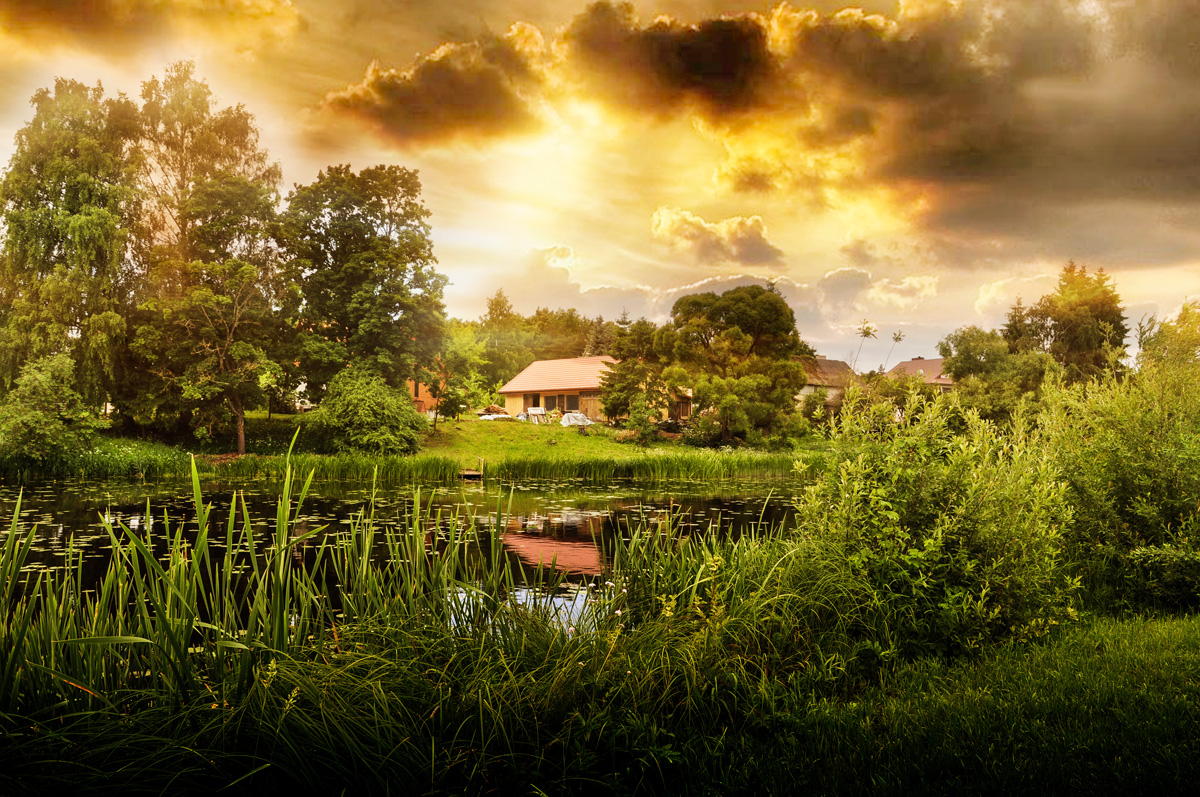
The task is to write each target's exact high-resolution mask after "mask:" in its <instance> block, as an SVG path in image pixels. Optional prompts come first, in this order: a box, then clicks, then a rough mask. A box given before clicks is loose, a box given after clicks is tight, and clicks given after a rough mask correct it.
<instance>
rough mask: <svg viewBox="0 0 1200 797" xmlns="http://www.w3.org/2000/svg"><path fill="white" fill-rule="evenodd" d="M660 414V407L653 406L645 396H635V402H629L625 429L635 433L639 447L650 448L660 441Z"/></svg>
mask: <svg viewBox="0 0 1200 797" xmlns="http://www.w3.org/2000/svg"><path fill="white" fill-rule="evenodd" d="M660 412H661V409H660V407H658V406H652V405H651V403H650V402H649V401H648V400H647V397H646V395H645V394H639V395H637V396H634V398H633V401H631V402H629V417H628V419H626V421H625V428H626V429H628V430H630V431H632V432H634V433H635V435H636V437H635V439H636V440H637V443H638V445H642V446H648V445H650V444H651V443H653V442H655V441H656V440H658V438H659V434H658V421H659V417H660Z"/></svg>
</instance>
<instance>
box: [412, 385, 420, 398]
mask: <svg viewBox="0 0 1200 797" xmlns="http://www.w3.org/2000/svg"><path fill="white" fill-rule="evenodd" d="M420 397H421V383H420V382H413V398H420Z"/></svg>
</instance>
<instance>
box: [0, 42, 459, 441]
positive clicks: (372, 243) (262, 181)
mask: <svg viewBox="0 0 1200 797" xmlns="http://www.w3.org/2000/svg"><path fill="white" fill-rule="evenodd" d="M140 99H141V102H140V104H139V103H138V102H135V101H134V100H132V99H130V98H128V97H126V96H124V95H119V96H116V97H107V96H105V94H104V91H103V89H102V87H101V86H99V85H96V86H87V85H84V84H83V83H80V82H77V81H74V80H66V79H59V80H57V81H56V82H55V85H54V88H53V90H50V89H43V90H40V91H38V92H37V93H36V94H34V96H33V98H32V101H31V102H32V106H33V111H34V112H33V118H32V119H31V120H30V121H29V123H28V124H26V125H25V126H24V127H23V128H22V129H21V130H20V131H19V132H18V134H17V136H16V152H15V154H14V155H13V157H12V160H11V161H10V163H9V167H8V169H7V171H6V172H5V174H4V176H3V180H2V181H0V219H2V220H3V225H4V241H3V258H2V261H0V269H2V272H0V387H2V388H3V390H4V391H5V392H8V391H11V390H12V389H13V388H14V387H15V386H16V385H17V381H18V379H19V378H20V376H21V375H22V374H23V373H24V372H25V371H26V370H27V369H35V370H41V371H48V370H49V371H53V372H54V373H56V374H57V375H58V378H67V379H68V382H69V383H68V384H67V385H64V387H65V388H71V387H73V388H74V389H75V390H76V391H78V393H79V395H80V397H81V399H82V401H83V403H84V404H85V405H87V406H92V407H98V406H100V405H102V404H104V403H110V404H111V405H112V406H113V408H114V411H115V414H114V417H115V419H116V420H117V422H118V423H119V424H121V425H123V426H125V427H128V428H136V429H140V430H149V431H153V432H156V433H161V434H170V433H174V432H179V431H182V430H192V431H193V432H195V433H196V434H198V435H199V436H201V437H204V436H209V435H211V434H213V433H214V432H215V430H216V429H218V428H220V427H222V426H228V425H232V427H233V428H234V429H235V430H236V431H235V435H236V439H237V450H238V452H239V453H244V451H245V434H244V419H245V413H246V410H247V409H248V408H254V407H258V406H262V405H264V404H265V403H266V402H268V401H270V400H271V399H272V398H274V399H275V400H276V401H279V400H281V399H283V398H284V397H287V396H291V395H294V393H295V392H296V390H297V388H299V387H300V386H302V385H303V386H304V389H305V390H306V391H307V393H308V394H309V395H310V396H311V397H313V398H314V399H316V400H319V399H320V398H321V397H322V396H323V395H324V393H325V391H326V389H327V387H328V386H329V384H330V382H331V380H333V378H334V377H335V375H336V374H338V373H339V372H340V371H342V370H344V369H345V368H346V367H348V366H350V365H352V364H353V366H354V367H356V368H360V369H365V370H367V371H369V372H370V373H371V374H372V375H373V377H375V378H378V379H379V380H382V382H383V383H385V384H386V385H388V386H390V387H392V388H398V387H402V386H403V384H404V382H405V380H406V379H410V378H417V377H419V375H420V374H421V372H422V369H423V368H428V367H429V366H431V365H432V363H433V362H434V355H435V354H436V353H437V351H438V349H439V348H440V344H441V340H442V336H443V331H444V328H445V310H444V306H443V302H442V292H443V288H444V287H445V284H446V278H445V277H444V276H443V275H442V274H440V273H438V272H437V271H436V270H435V268H434V265H435V262H436V261H435V259H434V256H433V248H432V244H431V241H430V236H429V224H428V217H429V211H428V210H427V209H426V208H425V206H424V204H423V203H422V201H421V198H420V190H421V186H420V182H419V180H418V177H417V174H416V173H415V172H413V171H411V170H408V169H405V168H402V167H399V166H378V167H373V168H366V169H362V170H361V171H358V172H355V171H353V170H352V169H350V168H349V167H348V166H341V165H338V166H330V167H328V168H326V169H324V170H322V171H321V172H320V174H319V175H318V177H317V179H316V180H315V181H314V182H313V183H311V184H309V185H297V186H295V187H294V188H293V190H291V191H290V192H289V193H288V195H287V197H286V199H284V201H282V202H281V199H283V198H282V197H281V195H280V180H281V170H280V167H279V164H278V163H276V162H274V161H272V160H271V159H270V157H269V155H268V153H267V152H266V150H265V149H264V148H263V147H262V146H261V145H260V141H259V131H258V128H257V127H256V126H255V123H254V119H253V117H252V116H251V114H250V113H249V112H248V111H246V109H245V108H244V107H242V106H240V105H238V106H233V107H220V106H219V105H218V103H217V102H216V100H215V99H214V97H213V95H212V92H211V91H210V89H209V87H208V86H207V84H206V83H205V82H204V81H203V80H201V79H199V78H197V77H196V75H195V73H194V68H193V65H192V64H191V63H187V62H183V63H176V64H174V65H172V66H171V67H169V68H168V69H167V70H166V74H165V76H164V77H163V78H162V79H161V80H160V79H158V78H152V79H150V80H148V81H146V82H145V83H144V84H143V86H142V92H141V97H140ZM64 369H65V370H64Z"/></svg>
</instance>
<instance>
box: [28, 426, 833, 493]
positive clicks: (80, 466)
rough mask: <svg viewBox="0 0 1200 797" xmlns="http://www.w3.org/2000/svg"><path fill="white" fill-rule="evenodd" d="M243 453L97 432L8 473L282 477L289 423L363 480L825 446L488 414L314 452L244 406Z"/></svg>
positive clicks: (779, 458) (340, 469)
mask: <svg viewBox="0 0 1200 797" xmlns="http://www.w3.org/2000/svg"><path fill="white" fill-rule="evenodd" d="M246 426H247V454H246V456H244V457H235V456H232V455H230V454H228V453H227V451H226V449H225V448H223V447H221V446H217V445H214V444H211V443H209V444H204V445H201V444H195V445H176V446H172V445H167V444H164V443H159V442H154V441H148V440H136V439H129V438H121V437H108V436H105V437H100V438H99V439H97V441H96V444H95V446H94V447H93V449H92V450H91V451H88V452H86V453H84V454H83V455H81V456H80V457H78V458H77V459H76V460H74V461H72V462H70V463H67V464H64V465H61V466H60V467H58V468H57V469H56V470H54V471H53V472H51V473H40V474H39V473H32V472H14V473H9V474H5V475H7V476H8V477H10V478H12V479H14V480H27V479H34V478H46V477H54V478H82V479H127V478H129V479H144V480H154V479H164V478H187V475H188V473H189V469H190V467H191V465H190V462H191V456H190V455H191V454H192V453H195V454H197V455H198V463H199V468H200V471H201V472H202V473H204V474H205V475H212V476H218V477H228V478H269V479H282V478H283V477H284V473H285V471H286V469H287V458H286V455H287V452H288V449H289V446H291V443H292V438H293V436H294V435H295V433H296V430H297V427H299V429H300V434H299V436H298V437H297V438H296V445H295V451H296V453H295V454H294V455H293V458H292V465H293V466H294V467H295V468H297V469H299V471H301V472H304V473H313V474H314V476H315V478H317V479H319V480H347V481H370V480H371V479H377V480H378V482H379V483H380V484H384V485H396V484H413V483H424V484H449V483H453V482H455V481H457V480H458V479H459V478H460V474H461V472H462V471H463V470H475V471H482V473H483V476H484V478H487V479H504V480H517V479H521V480H525V479H581V480H583V481H588V482H595V483H603V482H608V481H612V480H614V479H640V480H643V481H648V482H659V481H669V480H693V481H714V480H730V479H757V478H771V477H779V476H787V475H789V474H791V473H792V472H793V471H794V466H795V463H796V460H797V458H798V457H799V458H800V459H817V458H819V457H821V456H822V452H823V451H824V450H825V449H826V448H827V446H826V444H825V442H824V441H822V440H819V439H816V438H814V439H813V440H811V441H808V445H809V447H808V448H806V449H802V450H800V451H789V452H767V451H755V450H747V449H739V450H723V451H712V450H704V449H694V448H689V447H687V446H682V445H679V444H678V443H675V442H673V441H664V443H663V444H662V445H659V446H652V447H647V448H643V447H640V446H637V445H634V444H632V443H618V442H616V439H615V434H614V432H613V430H612V429H609V428H606V427H603V426H599V425H597V426H593V427H589V428H588V429H587V430H586V431H585V432H583V433H581V432H580V431H579V430H578V429H577V428H565V427H562V426H558V425H554V424H550V425H535V424H529V423H520V422H503V421H502V422H490V421H479V420H477V419H475V418H464V419H463V420H461V421H458V422H455V421H442V422H441V423H439V425H438V429H437V431H436V432H434V431H432V430H431V431H430V432H429V434H428V435H427V437H426V439H425V441H424V444H423V445H422V450H421V452H420V453H418V454H415V455H412V456H388V455H371V454H362V453H341V454H317V453H312V452H311V451H310V450H308V447H307V440H306V438H305V432H304V427H303V416H291V415H274V416H272V417H271V418H267V417H266V415H265V413H250V414H249V415H248V417H247V423H246Z"/></svg>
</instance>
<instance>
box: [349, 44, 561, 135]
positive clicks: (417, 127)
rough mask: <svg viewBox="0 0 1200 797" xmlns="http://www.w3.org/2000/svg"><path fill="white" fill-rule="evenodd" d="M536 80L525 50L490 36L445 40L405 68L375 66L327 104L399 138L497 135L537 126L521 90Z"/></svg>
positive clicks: (535, 118) (532, 128)
mask: <svg viewBox="0 0 1200 797" xmlns="http://www.w3.org/2000/svg"><path fill="white" fill-rule="evenodd" d="M536 82H537V78H536V77H535V75H534V72H533V69H532V67H531V65H530V63H529V62H528V60H527V59H526V57H525V55H524V54H523V53H521V52H520V51H519V50H518V49H517V48H516V47H515V46H513V45H512V44H511V43H510V42H509V41H508V40H506V39H501V38H496V37H488V38H486V39H484V40H482V41H477V42H470V43H467V44H448V45H443V46H442V47H441V48H439V49H438V50H437V51H436V52H435V53H434V54H433V55H431V56H429V57H427V58H422V59H420V60H419V61H418V62H417V63H416V65H415V66H413V67H412V68H411V69H408V70H405V71H400V70H396V69H385V68H382V67H380V66H379V65H378V64H371V65H370V66H369V67H368V68H367V74H366V76H365V77H364V78H363V80H362V82H361V83H358V84H356V85H354V86H350V87H348V88H346V89H344V90H342V91H339V92H336V93H333V94H330V95H329V96H328V97H326V105H327V106H328V107H331V108H334V109H336V110H341V111H347V112H349V113H351V114H353V115H356V116H359V117H361V118H364V119H366V120H368V121H369V122H371V123H372V124H373V125H374V126H376V128H377V129H378V130H379V131H380V132H381V133H382V134H383V135H384V136H386V137H387V138H389V139H391V140H393V141H396V142H399V143H404V144H408V143H418V144H423V143H437V142H441V141H445V140H449V139H462V138H468V139H470V138H490V137H497V136H503V135H508V134H512V133H520V132H528V131H530V130H534V129H536V128H537V127H538V125H539V122H538V119H537V116H536V115H535V113H534V112H533V110H532V109H531V108H530V106H529V104H528V102H527V100H526V99H525V97H524V96H523V94H522V89H523V87H525V86H532V85H534V84H536Z"/></svg>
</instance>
